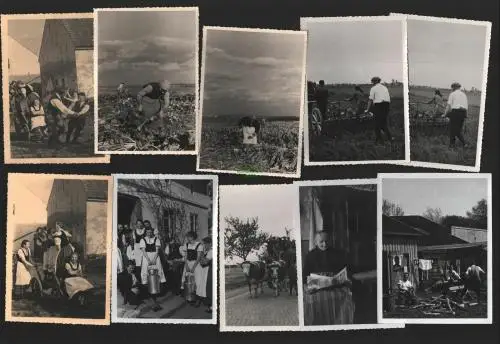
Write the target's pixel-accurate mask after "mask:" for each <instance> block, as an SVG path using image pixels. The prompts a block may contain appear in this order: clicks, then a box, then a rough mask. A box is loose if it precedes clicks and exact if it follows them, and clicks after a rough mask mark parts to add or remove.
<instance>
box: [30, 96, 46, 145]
mask: <svg viewBox="0 0 500 344" xmlns="http://www.w3.org/2000/svg"><path fill="white" fill-rule="evenodd" d="M30 112H31V131H32V132H35V133H37V134H39V135H40V137H41V138H43V137H45V136H47V133H46V132H45V128H46V126H47V124H46V123H45V111H44V110H43V106H42V104H40V99H35V100H33V105H32V106H31V107H30Z"/></svg>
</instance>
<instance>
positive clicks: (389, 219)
mask: <svg viewBox="0 0 500 344" xmlns="http://www.w3.org/2000/svg"><path fill="white" fill-rule="evenodd" d="M382 216H383V218H382V234H383V235H401V236H416V237H421V236H424V235H429V233H428V232H426V231H424V230H421V229H418V228H415V227H412V226H410V225H408V224H406V223H404V222H402V221H400V220H398V219H397V218H396V217H394V216H387V215H382Z"/></svg>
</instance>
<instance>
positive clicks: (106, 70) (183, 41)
mask: <svg viewBox="0 0 500 344" xmlns="http://www.w3.org/2000/svg"><path fill="white" fill-rule="evenodd" d="M97 15H98V17H97V18H98V38H97V39H98V53H97V54H98V61H99V67H98V78H99V85H102V86H116V85H118V84H119V83H120V82H125V83H127V84H129V85H144V84H147V83H149V82H153V81H157V82H159V81H162V80H165V79H168V80H169V81H170V82H171V83H174V84H177V83H182V84H195V83H196V58H197V51H196V46H197V42H198V40H197V34H198V32H197V31H198V30H197V24H196V23H197V21H198V18H197V16H196V12H195V11H157V10H156V11H116V12H108V11H103V12H98V14H97ZM133 23H140V25H133Z"/></svg>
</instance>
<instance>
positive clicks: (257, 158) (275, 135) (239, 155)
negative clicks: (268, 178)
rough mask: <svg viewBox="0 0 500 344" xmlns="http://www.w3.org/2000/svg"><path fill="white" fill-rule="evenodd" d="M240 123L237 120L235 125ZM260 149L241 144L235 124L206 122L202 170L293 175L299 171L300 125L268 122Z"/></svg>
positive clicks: (201, 149) (263, 130) (203, 130)
mask: <svg viewBox="0 0 500 344" xmlns="http://www.w3.org/2000/svg"><path fill="white" fill-rule="evenodd" d="M234 122H235V123H237V120H235V121H234ZM231 124H233V125H231ZM260 136H261V137H260V138H259V144H258V145H248V147H244V146H243V144H242V132H241V129H240V128H239V127H238V126H237V125H235V124H234V123H226V124H224V123H221V122H218V123H215V122H214V121H210V119H204V120H203V129H202V135H201V147H200V168H203V169H215V170H226V171H240V172H244V171H247V172H272V173H286V174H291V173H295V172H296V171H297V161H298V143H299V139H298V137H299V121H298V120H297V121H268V122H267V123H266V125H265V126H264V127H263V128H261V132H260Z"/></svg>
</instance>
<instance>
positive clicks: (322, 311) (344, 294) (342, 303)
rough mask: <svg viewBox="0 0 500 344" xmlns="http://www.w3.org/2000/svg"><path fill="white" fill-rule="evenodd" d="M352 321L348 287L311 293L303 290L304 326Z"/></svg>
mask: <svg viewBox="0 0 500 344" xmlns="http://www.w3.org/2000/svg"><path fill="white" fill-rule="evenodd" d="M305 289H306V288H305V287H304V290H305ZM353 323H354V301H353V299H352V293H351V290H350V289H349V288H347V287H343V288H336V289H325V290H320V291H318V292H315V293H312V294H309V293H307V292H304V324H305V325H306V326H308V325H341V324H353Z"/></svg>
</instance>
